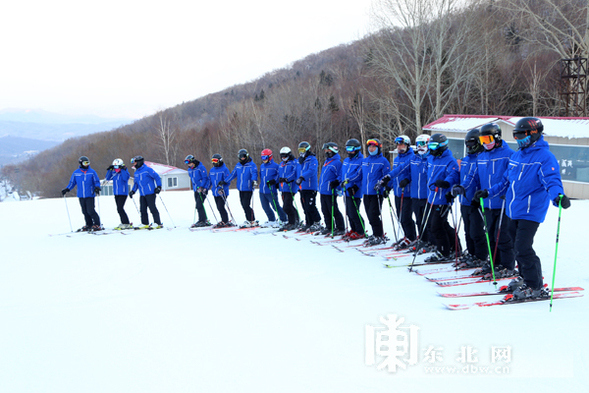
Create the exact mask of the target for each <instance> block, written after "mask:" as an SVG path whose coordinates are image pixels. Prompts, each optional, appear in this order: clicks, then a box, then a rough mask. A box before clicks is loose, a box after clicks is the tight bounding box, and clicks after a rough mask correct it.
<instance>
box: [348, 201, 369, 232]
mask: <svg viewBox="0 0 589 393" xmlns="http://www.w3.org/2000/svg"><path fill="white" fill-rule="evenodd" d="M350 198H352V202H353V203H354V208H356V213H357V214H358V218H359V219H360V224H361V225H362V230H363V231H364V233H363V235H364V236H366V227H365V226H364V220H363V219H362V215H361V214H360V210H358V205H356V200H355V199H354V197H353V196H351V197H350Z"/></svg>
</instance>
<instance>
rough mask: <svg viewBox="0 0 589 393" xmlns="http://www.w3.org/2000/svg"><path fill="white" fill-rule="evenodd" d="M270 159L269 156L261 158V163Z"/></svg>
mask: <svg viewBox="0 0 589 393" xmlns="http://www.w3.org/2000/svg"><path fill="white" fill-rule="evenodd" d="M269 159H270V156H262V161H267V160H269Z"/></svg>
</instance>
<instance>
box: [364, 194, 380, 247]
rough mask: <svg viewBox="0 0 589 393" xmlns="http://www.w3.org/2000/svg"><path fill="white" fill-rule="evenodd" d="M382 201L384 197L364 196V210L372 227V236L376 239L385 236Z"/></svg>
mask: <svg viewBox="0 0 589 393" xmlns="http://www.w3.org/2000/svg"><path fill="white" fill-rule="evenodd" d="M382 201H383V196H382V195H364V210H365V211H366V216H367V217H368V222H369V223H370V226H371V227H372V235H373V236H376V237H383V236H384V229H383V227H382V217H381V211H382Z"/></svg>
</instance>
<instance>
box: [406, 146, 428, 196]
mask: <svg viewBox="0 0 589 393" xmlns="http://www.w3.org/2000/svg"><path fill="white" fill-rule="evenodd" d="M427 157H428V155H427V154H425V155H423V156H422V155H419V154H414V155H413V158H412V159H411V176H410V178H409V179H410V180H411V183H410V184H411V198H413V199H427V194H428V189H427Z"/></svg>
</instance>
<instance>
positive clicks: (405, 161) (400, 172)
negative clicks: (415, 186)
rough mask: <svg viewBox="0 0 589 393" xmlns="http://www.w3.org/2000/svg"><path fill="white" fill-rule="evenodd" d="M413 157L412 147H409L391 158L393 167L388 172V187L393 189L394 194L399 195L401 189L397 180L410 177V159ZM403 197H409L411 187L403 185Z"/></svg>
mask: <svg viewBox="0 0 589 393" xmlns="http://www.w3.org/2000/svg"><path fill="white" fill-rule="evenodd" d="M414 157H415V153H414V152H413V149H412V148H411V147H410V148H408V149H407V151H406V152H405V153H399V154H397V157H395V159H394V160H393V168H392V169H391V172H390V173H389V176H390V177H391V181H390V182H389V187H391V186H392V187H391V188H392V189H393V192H394V193H395V196H398V197H400V196H401V193H402V192H403V190H402V189H401V187H400V186H399V182H400V181H401V180H403V179H410V178H411V160H413V158H414ZM404 198H411V187H405V194H404Z"/></svg>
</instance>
